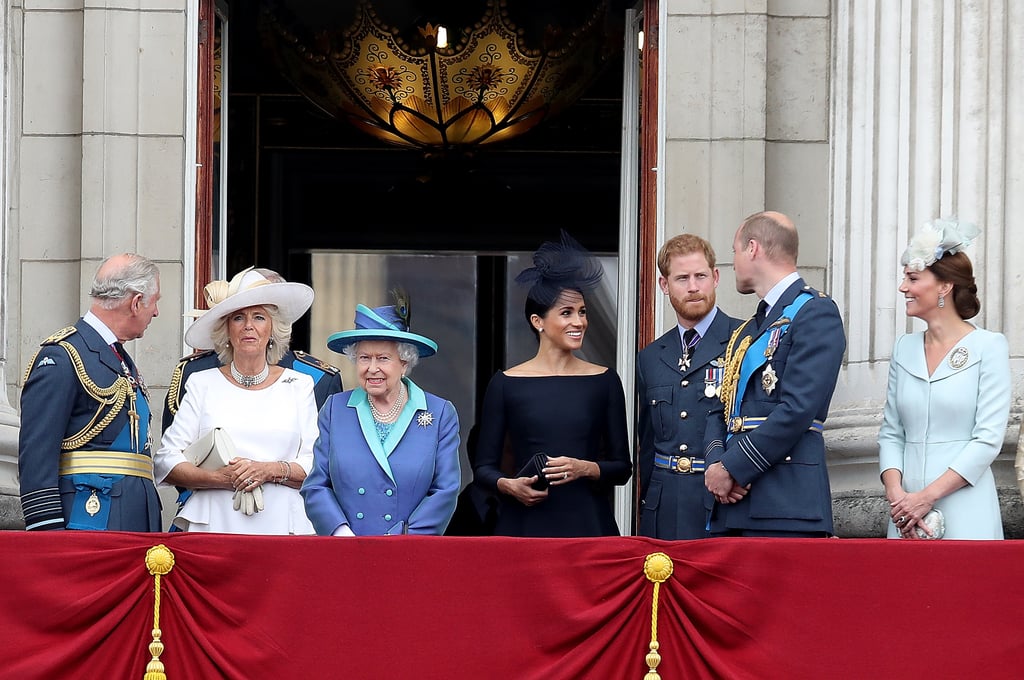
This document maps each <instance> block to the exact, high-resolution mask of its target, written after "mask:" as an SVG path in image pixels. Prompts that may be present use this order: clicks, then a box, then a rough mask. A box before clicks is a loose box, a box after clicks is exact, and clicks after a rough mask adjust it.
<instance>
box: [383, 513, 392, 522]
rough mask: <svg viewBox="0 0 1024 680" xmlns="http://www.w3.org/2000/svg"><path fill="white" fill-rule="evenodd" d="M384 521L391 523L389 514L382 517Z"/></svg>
mask: <svg viewBox="0 0 1024 680" xmlns="http://www.w3.org/2000/svg"><path fill="white" fill-rule="evenodd" d="M384 519H385V520H387V521H388V522H390V521H391V515H390V514H388V515H384Z"/></svg>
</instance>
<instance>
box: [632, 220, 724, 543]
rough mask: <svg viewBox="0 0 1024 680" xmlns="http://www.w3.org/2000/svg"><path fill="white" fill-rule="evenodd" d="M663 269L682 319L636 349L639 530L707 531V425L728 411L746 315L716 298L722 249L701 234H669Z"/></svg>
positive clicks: (655, 533)
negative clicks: (733, 353) (728, 386)
mask: <svg viewBox="0 0 1024 680" xmlns="http://www.w3.org/2000/svg"><path fill="white" fill-rule="evenodd" d="M658 271H659V272H660V274H661V275H660V276H659V277H658V287H659V288H661V292H662V293H664V294H665V295H667V296H668V299H669V302H671V303H672V308H673V309H674V310H675V313H676V325H675V326H674V327H673V328H672V330H670V331H668V332H667V333H665V334H664V335H662V336H661V337H660V338H658V339H657V340H655V341H654V342H652V343H651V344H649V345H648V346H647V347H645V348H644V349H643V350H641V351H640V353H639V354H638V355H637V368H636V393H637V403H638V404H639V407H640V413H639V415H638V418H637V433H638V438H639V446H638V448H637V455H638V460H639V463H638V465H639V468H638V469H639V473H638V477H639V484H640V529H639V533H640V535H642V536H650V537H652V538H661V539H667V540H678V539H694V538H704V537H705V536H707V528H706V524H707V512H706V510H705V497H707V495H708V492H707V489H705V488H704V465H705V462H704V432H705V426H706V424H707V417H708V412H709V411H712V410H715V409H716V408H717V410H718V411H719V412H720V411H721V402H720V401H719V395H720V393H721V385H722V376H723V374H724V372H725V371H724V367H725V348H726V345H727V344H728V342H729V337H730V336H731V335H732V332H733V331H734V330H735V329H736V327H737V326H739V325H740V320H739V319H734V318H733V317H731V316H729V315H727V314H726V313H725V312H723V311H722V310H721V309H719V308H718V307H717V306H716V305H715V289H716V288H718V282H719V272H718V267H717V266H716V265H715V251H714V250H713V249H712V248H711V244H710V243H708V242H707V241H706V240H704V239H702V238H701V237H699V236H697V235H695V234H681V235H679V236H675V237H673V238H671V239H669V240H668V241H666V242H665V244H664V245H663V246H662V247H661V250H659V251H658ZM717 417H719V418H720V417H721V416H720V415H718V416H717Z"/></svg>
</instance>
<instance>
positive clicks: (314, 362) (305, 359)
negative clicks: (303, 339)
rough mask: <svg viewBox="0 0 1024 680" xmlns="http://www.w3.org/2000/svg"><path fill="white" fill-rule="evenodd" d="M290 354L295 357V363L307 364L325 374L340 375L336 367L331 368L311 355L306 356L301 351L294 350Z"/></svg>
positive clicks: (339, 370)
mask: <svg viewBox="0 0 1024 680" xmlns="http://www.w3.org/2000/svg"><path fill="white" fill-rule="evenodd" d="M292 353H293V354H294V355H295V359H296V361H301V362H302V363H304V364H308V365H310V366H312V367H314V368H319V369H320V370H321V371H323V372H325V373H332V374H335V373H341V369H340V368H338V367H337V366H332V365H331V364H329V363H327V362H326V361H321V360H320V359H317V358H316V357H315V356H313V355H311V354H306V353H305V352H303V351H301V350H294V351H293V352H292Z"/></svg>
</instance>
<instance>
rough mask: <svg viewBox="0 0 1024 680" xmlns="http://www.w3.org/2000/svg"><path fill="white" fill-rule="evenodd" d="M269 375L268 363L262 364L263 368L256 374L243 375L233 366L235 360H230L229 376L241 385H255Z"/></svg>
mask: <svg viewBox="0 0 1024 680" xmlns="http://www.w3.org/2000/svg"><path fill="white" fill-rule="evenodd" d="M268 375H270V364H263V370H262V371H260V372H259V373H257V374H256V375H245V374H244V373H242V372H241V371H239V370H238V369H237V368H235V362H234V361H232V362H231V377H232V378H234V379H235V382H236V383H238V384H239V385H241V386H242V387H256V386H257V385H259V384H260V383H262V382H263V381H264V380H266V379H267V376H268Z"/></svg>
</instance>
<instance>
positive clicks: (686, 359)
mask: <svg viewBox="0 0 1024 680" xmlns="http://www.w3.org/2000/svg"><path fill="white" fill-rule="evenodd" d="M689 368H690V353H689V352H687V351H686V348H685V347H683V356H681V357H679V370H680V371H686V370H689Z"/></svg>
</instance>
